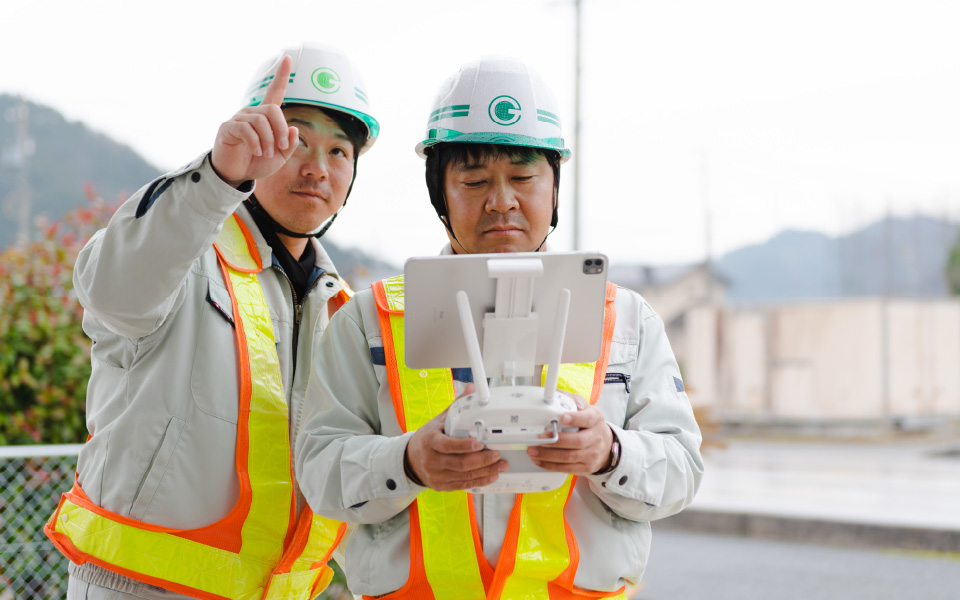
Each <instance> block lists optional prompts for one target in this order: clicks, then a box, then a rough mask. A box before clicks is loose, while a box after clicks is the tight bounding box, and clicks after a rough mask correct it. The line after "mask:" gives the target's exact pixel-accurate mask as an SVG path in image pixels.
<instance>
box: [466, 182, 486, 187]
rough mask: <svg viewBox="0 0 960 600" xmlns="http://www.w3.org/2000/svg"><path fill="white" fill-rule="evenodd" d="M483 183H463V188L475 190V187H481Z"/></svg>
mask: <svg viewBox="0 0 960 600" xmlns="http://www.w3.org/2000/svg"><path fill="white" fill-rule="evenodd" d="M484 183H486V182H485V181H464V182H463V185H465V186H467V187H469V188H475V187H480V186H481V185H483V184H484Z"/></svg>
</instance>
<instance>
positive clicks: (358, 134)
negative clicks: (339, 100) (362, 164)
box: [318, 106, 367, 157]
mask: <svg viewBox="0 0 960 600" xmlns="http://www.w3.org/2000/svg"><path fill="white" fill-rule="evenodd" d="M318 108H319V109H320V111H321V112H322V113H323V114H325V115H327V116H328V117H330V119H331V120H332V121H333V122H334V123H336V124H337V126H338V127H339V128H340V129H342V130H343V133H345V134H346V135H347V139H348V140H350V143H351V144H353V156H354V157H357V156H359V155H360V149H361V148H363V145H364V144H365V143H366V141H367V126H366V125H365V124H364V123H363V121H361V120H360V119H358V118H357V117H355V116H353V115H348V114H347V113H345V112H341V111H339V110H334V109H332V108H324V107H322V106H320V107H318Z"/></svg>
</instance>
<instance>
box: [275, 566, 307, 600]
mask: <svg viewBox="0 0 960 600" xmlns="http://www.w3.org/2000/svg"><path fill="white" fill-rule="evenodd" d="M317 575H318V572H317V570H313V571H291V572H289V573H280V574H278V575H274V576H273V580H272V581H271V582H270V589H269V590H268V591H267V595H266V596H265V597H264V599H263V600H310V596H311V594H310V591H311V589H312V588H313V582H314V580H315V579H316V577H317Z"/></svg>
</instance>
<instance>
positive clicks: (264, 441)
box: [228, 219, 293, 564]
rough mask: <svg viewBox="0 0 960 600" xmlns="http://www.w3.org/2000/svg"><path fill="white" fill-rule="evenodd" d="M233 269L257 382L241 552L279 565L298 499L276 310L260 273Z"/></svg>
mask: <svg viewBox="0 0 960 600" xmlns="http://www.w3.org/2000/svg"><path fill="white" fill-rule="evenodd" d="M228 220H229V219H228ZM229 273H230V281H231V283H232V284H233V291H234V296H235V297H236V299H237V306H238V307H239V310H240V318H241V320H242V322H243V328H244V333H245V334H246V338H247V349H248V352H249V361H248V364H249V365H250V385H251V393H250V418H249V419H248V428H249V431H248V439H249V445H248V448H249V451H248V455H247V470H248V473H249V476H250V485H251V487H252V489H253V494H252V500H251V505H250V513H249V514H248V515H247V518H246V519H245V520H244V522H243V528H242V530H241V531H242V533H241V536H242V539H243V548H242V549H241V552H242V553H244V554H252V555H255V556H258V557H260V558H262V559H264V560H267V561H270V562H273V563H274V564H276V563H277V562H278V561H279V560H280V557H281V556H282V554H283V538H284V535H285V533H286V531H287V528H288V527H289V521H290V506H291V502H292V501H293V483H292V481H291V475H290V440H289V436H290V433H289V427H288V423H287V403H286V398H285V397H284V393H283V382H282V381H281V379H280V359H279V358H278V357H277V346H276V342H275V341H274V336H273V322H272V321H271V319H270V310H269V309H268V308H267V300H266V298H265V297H264V295H263V288H262V287H261V286H260V282H259V281H258V280H257V275H256V274H255V273H240V272H238V271H235V270H233V269H229ZM241 418H242V417H241Z"/></svg>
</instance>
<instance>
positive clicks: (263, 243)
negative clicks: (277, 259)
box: [236, 204, 339, 278]
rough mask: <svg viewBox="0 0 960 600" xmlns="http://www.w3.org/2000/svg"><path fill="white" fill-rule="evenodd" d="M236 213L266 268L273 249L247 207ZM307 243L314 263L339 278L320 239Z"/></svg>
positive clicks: (310, 240) (270, 259)
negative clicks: (311, 248) (310, 245)
mask: <svg viewBox="0 0 960 600" xmlns="http://www.w3.org/2000/svg"><path fill="white" fill-rule="evenodd" d="M236 215H237V217H239V218H240V220H241V221H243V224H244V225H246V226H247V229H249V230H250V235H252V236H253V241H254V243H255V244H256V246H257V251H259V252H260V257H261V259H262V261H263V268H265V269H266V268H268V267H269V266H270V265H272V264H273V249H272V248H271V247H270V244H269V243H268V242H267V240H266V238H264V237H263V234H262V233H260V228H259V227H257V222H256V221H255V220H254V219H253V215H251V214H250V211H249V210H247V207H246V206H244V205H243V204H241V205H240V206H239V207H238V208H237V211H236ZM307 243H309V244H313V249H314V251H315V252H316V260H315V262H314V264H315V265H316V266H317V267H318V268H320V269H322V270H323V271H325V272H326V273H328V274H330V275H334V276H336V277H338V278H339V275H337V269H336V267H334V265H333V261H332V260H330V256H329V255H328V254H327V251H326V250H324V249H323V245H322V244H320V241H319V240H317V238H310V239H309V240H308V241H307Z"/></svg>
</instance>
